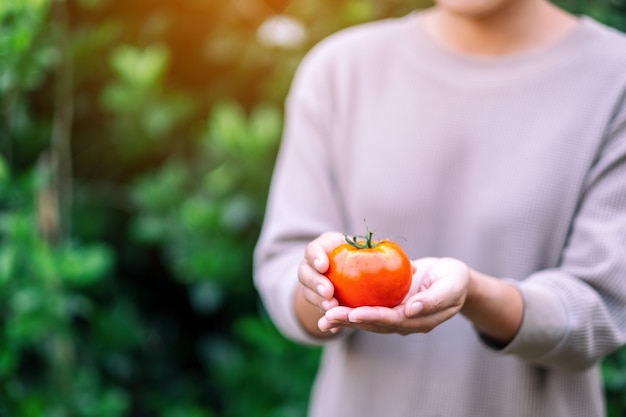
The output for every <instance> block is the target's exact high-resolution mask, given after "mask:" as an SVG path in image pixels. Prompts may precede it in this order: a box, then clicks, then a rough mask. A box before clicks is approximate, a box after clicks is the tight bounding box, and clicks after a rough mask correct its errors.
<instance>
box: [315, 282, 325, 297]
mask: <svg viewBox="0 0 626 417" xmlns="http://www.w3.org/2000/svg"><path fill="white" fill-rule="evenodd" d="M325 292H326V286H325V285H323V284H320V285H318V286H317V293H318V294H319V295H324V293H325Z"/></svg>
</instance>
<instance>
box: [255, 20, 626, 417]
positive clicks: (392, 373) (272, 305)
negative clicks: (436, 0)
mask: <svg viewBox="0 0 626 417" xmlns="http://www.w3.org/2000/svg"><path fill="white" fill-rule="evenodd" d="M286 114H287V118H286V123H285V130H284V137H283V142H282V147H281V150H280V153H279V157H278V160H277V164H276V168H275V173H274V177H273V182H272V186H271V190H270V195H269V201H268V206H267V213H266V220H265V223H264V226H263V230H262V234H261V237H260V240H259V242H258V245H257V249H256V252H255V283H256V285H257V288H258V290H259V292H260V294H261V296H262V298H263V300H264V302H265V305H266V307H267V309H268V311H269V313H270V315H271V317H272V318H273V320H274V321H275V323H276V325H277V326H278V327H279V329H280V330H281V331H283V332H284V334H285V335H287V336H288V337H290V338H292V339H294V340H297V341H300V342H302V343H312V344H317V343H326V346H325V349H324V355H323V359H322V363H321V365H320V370H319V374H318V376H317V380H316V384H315V387H314V389H313V393H312V398H311V410H310V415H311V416H312V417H335V416H336V417H370V416H371V417H408V416H423V417H434V416H441V417H517V416H520V417H521V416H533V417H535V416H542V417H576V416H580V417H595V416H602V415H604V401H603V391H602V384H601V377H600V373H599V366H598V363H599V361H601V359H602V358H603V357H604V356H605V355H607V354H608V353H610V352H611V351H614V350H615V349H617V348H618V347H620V346H621V345H623V344H624V343H626V38H625V37H624V36H623V35H622V34H621V33H618V32H617V31H615V30H613V29H610V28H608V27H605V26H603V25H601V24H599V23H598V22H596V21H594V20H592V19H590V18H586V17H583V18H581V24H580V25H579V26H578V27H577V28H576V29H575V30H574V32H572V33H570V34H569V35H568V36H567V37H566V38H565V39H562V40H561V41H560V42H559V43H557V44H554V45H552V46H550V47H548V48H546V49H544V50H540V51H533V52H528V53H521V54H515V55H508V56H503V57H494V58H486V57H470V56H464V55H459V54H456V53H453V52H451V51H449V50H446V49H442V48H441V47H440V46H439V45H438V44H436V43H434V42H433V41H432V40H431V39H430V38H429V37H428V36H427V35H426V34H425V33H424V32H423V29H422V28H421V26H420V15H419V13H413V14H411V15H409V16H405V17H402V18H396V19H388V20H384V21H379V22H373V23H369V24H365V25H361V26H357V27H353V28H350V29H347V30H344V31H341V32H339V33H337V34H334V35H332V36H330V37H329V38H327V39H326V40H324V41H322V42H321V43H320V44H319V45H317V46H316V47H315V48H314V49H313V50H312V51H311V52H310V54H308V56H307V57H306V58H305V59H304V61H303V62H302V64H301V66H300V68H299V71H298V72H297V74H296V78H295V80H294V83H293V86H292V89H291V92H290V95H289V98H288V101H287V113H286ZM363 219H366V220H367V224H368V225H369V228H370V229H371V230H372V231H374V233H375V237H376V236H377V237H379V238H382V237H392V236H403V237H404V238H405V239H406V241H400V242H401V243H402V244H403V246H404V247H405V249H406V250H407V253H408V254H409V256H410V257H411V258H413V259H416V258H420V257H425V256H449V257H455V258H458V259H460V260H461V261H463V262H465V263H467V264H468V265H469V266H470V267H472V268H475V269H477V270H479V271H482V272H484V273H487V274H490V275H493V276H496V277H500V278H502V279H508V280H511V281H512V282H514V283H516V285H517V286H518V287H519V289H520V291H521V293H522V295H523V299H524V317H523V322H522V325H521V328H520V330H519V332H518V334H517V335H516V337H515V339H514V340H513V341H512V342H511V343H510V344H508V345H507V346H504V347H502V346H500V347H496V346H493V345H492V344H490V343H489V341H487V340H484V338H481V336H480V335H479V334H477V332H476V331H475V329H474V328H473V327H472V325H471V323H470V322H468V321H467V320H466V319H464V318H463V317H462V316H456V317H454V318H452V319H451V320H449V321H447V322H445V323H443V324H442V325H440V326H439V327H438V328H436V329H435V330H433V331H432V332H430V333H428V334H415V335H411V336H404V337H403V336H397V335H379V334H373V333H368V332H361V331H354V332H345V333H343V334H341V335H340V336H339V337H337V338H334V339H332V340H331V341H324V342H323V341H320V340H316V339H314V338H312V337H311V336H309V335H308V334H306V333H305V332H304V331H303V330H302V329H301V327H300V326H299V325H298V322H297V320H296V317H295V315H294V311H293V305H292V304H293V292H294V290H295V288H296V284H297V277H296V270H297V267H298V264H299V263H300V261H301V260H302V257H303V251H304V247H305V245H306V243H307V242H309V241H310V240H312V239H313V238H315V237H316V236H318V235H319V234H320V233H322V232H325V231H340V232H347V233H349V234H363V232H364V224H363Z"/></svg>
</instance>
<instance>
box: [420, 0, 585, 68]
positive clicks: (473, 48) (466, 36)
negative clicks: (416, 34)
mask: <svg viewBox="0 0 626 417" xmlns="http://www.w3.org/2000/svg"><path fill="white" fill-rule="evenodd" d="M424 20H425V28H426V31H427V32H428V33H429V34H430V35H431V36H432V37H433V38H434V39H435V40H436V41H437V42H439V43H440V44H442V45H443V46H445V47H447V48H448V49H451V50H454V51H457V52H460V53H463V54H468V55H485V56H494V55H505V54H510V53H516V52H522V51H528V50H533V49H539V48H542V47H545V46H547V45H549V44H551V43H553V42H556V41H558V40H559V39H560V38H561V37H563V36H565V34H566V33H568V32H569V31H570V30H571V29H572V28H573V27H574V26H575V25H576V24H577V19H576V18H575V17H574V16H572V15H569V14H567V13H566V12H564V11H562V10H560V9H558V8H556V7H555V6H553V5H552V4H550V3H548V2H547V1H544V0H524V1H511V2H510V3H507V4H506V5H505V6H502V7H501V8H499V9H498V10H496V11H492V12H490V13H484V14H469V13H456V12H455V11H453V10H449V9H446V8H443V7H439V6H437V7H434V8H432V9H430V10H429V11H427V12H425V16H424Z"/></svg>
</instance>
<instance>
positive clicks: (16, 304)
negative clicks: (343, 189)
mask: <svg viewBox="0 0 626 417" xmlns="http://www.w3.org/2000/svg"><path fill="white" fill-rule="evenodd" d="M559 4H560V5H562V6H564V7H565V8H567V9H569V10H571V11H573V12H575V13H585V14H588V15H591V16H593V17H595V18H596V19H598V20H600V21H602V22H604V23H606V24H609V25H611V26H614V27H616V28H619V29H621V30H626V1H625V0H562V1H559ZM428 5H429V2H427V1H417V0H411V1H409V0H316V1H308V0H307V1H305V0H293V1H287V0H150V1H148V0H1V1H0V317H1V319H0V417H122V416H131V417H214V416H224V417H255V416H263V417H292V416H293V417H296V416H304V410H305V408H306V405H307V401H308V393H309V386H310V383H311V380H312V378H313V376H314V373H315V370H316V366H317V361H318V359H319V349H317V348H310V347H303V346H297V345H294V344H293V343H291V342H289V341H287V340H285V339H284V338H283V337H282V336H281V335H280V334H279V333H278V332H277V331H276V329H275V328H274V326H273V325H272V323H271V322H270V321H269V319H268V317H267V315H266V314H265V312H264V309H263V307H262V305H261V303H260V301H259V299H258V295H257V294H256V292H255V291H254V288H253V285H252V278H251V277H252V274H251V257H252V250H253V247H254V244H255V241H256V238H257V236H258V233H259V228H260V225H261V220H262V215H263V210H264V205H265V199H266V193H267V188H268V184H269V179H270V175H271V170H272V166H273V163H274V157H275V154H276V150H277V147H278V143H279V140H280V133H281V127H282V116H283V107H282V105H283V100H284V97H285V95H286V93H287V91H288V88H289V83H290V81H291V78H292V75H293V72H294V69H295V68H296V66H297V64H298V62H299V61H300V59H301V58H302V57H303V55H304V54H305V53H306V51H307V50H308V49H309V48H310V47H311V46H312V45H314V44H315V43H316V42H317V41H319V40H320V39H321V38H323V37H325V36H327V35H328V34H330V33H332V32H334V31H336V30H339V29H341V28H343V27H346V26H350V25H354V24H358V23H361V22H365V21H370V20H373V19H380V18H385V17H390V16H401V15H404V14H406V13H409V12H410V11H411V10H413V9H416V8H420V7H425V6H428ZM624 53H626V51H624ZM625 70H626V69H625ZM564 105H566V103H564ZM581 117H583V116H581ZM603 376H604V379H605V382H606V397H607V402H608V404H609V408H610V416H611V417H618V416H624V415H626V394H625V393H624V392H625V390H626V353H625V352H622V351H620V352H616V353H615V354H613V355H612V356H611V357H609V358H607V359H606V360H605V361H604V363H603Z"/></svg>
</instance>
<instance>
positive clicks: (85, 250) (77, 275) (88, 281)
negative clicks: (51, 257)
mask: <svg viewBox="0 0 626 417" xmlns="http://www.w3.org/2000/svg"><path fill="white" fill-rule="evenodd" d="M57 264H58V269H59V273H60V275H61V276H62V277H63V278H64V279H65V281H66V282H67V283H68V284H70V285H74V286H87V285H93V284H94V283H96V282H98V281H99V280H101V279H102V278H104V276H105V274H107V273H109V271H110V270H111V268H112V267H113V253H112V252H111V249H110V248H108V247H107V246H104V245H91V246H75V245H74V246H68V247H66V248H64V249H63V250H62V251H60V253H59V256H58V258H57Z"/></svg>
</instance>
